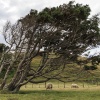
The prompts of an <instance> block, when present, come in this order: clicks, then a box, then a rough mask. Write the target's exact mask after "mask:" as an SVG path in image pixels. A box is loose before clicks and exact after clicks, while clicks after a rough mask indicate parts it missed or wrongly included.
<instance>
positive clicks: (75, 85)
mask: <svg viewBox="0 0 100 100" xmlns="http://www.w3.org/2000/svg"><path fill="white" fill-rule="evenodd" d="M71 88H79V86H78V85H77V84H72V85H71Z"/></svg>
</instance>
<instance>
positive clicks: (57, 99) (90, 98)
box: [0, 90, 100, 100]
mask: <svg viewBox="0 0 100 100" xmlns="http://www.w3.org/2000/svg"><path fill="white" fill-rule="evenodd" d="M0 100H100V90H99V91H95V90H94V91H76V90H71V91H53V90H48V91H46V90H42V91H36V90H34V91H20V92H19V94H0Z"/></svg>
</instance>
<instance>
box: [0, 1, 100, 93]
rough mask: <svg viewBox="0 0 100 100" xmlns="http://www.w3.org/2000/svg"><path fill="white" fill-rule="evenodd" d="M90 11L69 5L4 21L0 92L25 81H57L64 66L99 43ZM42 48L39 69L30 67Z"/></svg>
mask: <svg viewBox="0 0 100 100" xmlns="http://www.w3.org/2000/svg"><path fill="white" fill-rule="evenodd" d="M90 11H91V10H90V8H89V6H88V5H82V4H74V2H69V3H68V4H63V5H60V6H58V7H52V8H45V9H43V10H42V11H40V12H37V10H31V11H30V13H29V14H28V15H26V16H25V17H23V18H21V19H19V20H18V21H17V22H16V23H15V24H13V25H12V24H11V23H10V22H7V23H6V24H5V26H4V30H3V35H4V38H5V41H6V42H7V43H8V45H9V48H8V49H7V50H5V51H4V52H3V53H2V57H1V60H0V75H1V74H2V73H3V76H2V77H0V78H1V85H0V89H1V90H7V91H11V92H16V91H19V89H20V87H21V86H23V85H25V84H27V83H28V82H31V83H41V82H46V81H48V80H50V79H59V78H60V77H59V75H60V73H61V72H62V71H63V70H64V68H65V67H66V66H65V65H66V64H67V63H70V62H74V61H75V59H76V58H77V56H79V55H80V54H82V53H83V52H84V51H86V50H87V49H88V48H90V47H93V46H96V45H97V43H98V42H99V39H100V34H99V27H98V22H99V18H98V16H97V15H95V16H93V17H89V15H90ZM41 48H42V49H43V54H42V58H41V61H40V64H39V66H37V67H36V66H35V67H34V64H33V66H31V61H32V60H33V58H35V57H36V56H37V55H38V53H39V52H40V51H41ZM51 53H52V54H53V56H51V57H50V54H51ZM12 70H13V75H12V78H11V79H9V75H10V74H11V72H12Z"/></svg>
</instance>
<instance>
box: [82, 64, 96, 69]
mask: <svg viewBox="0 0 100 100" xmlns="http://www.w3.org/2000/svg"><path fill="white" fill-rule="evenodd" d="M96 69H97V66H94V65H91V66H88V65H84V70H96Z"/></svg>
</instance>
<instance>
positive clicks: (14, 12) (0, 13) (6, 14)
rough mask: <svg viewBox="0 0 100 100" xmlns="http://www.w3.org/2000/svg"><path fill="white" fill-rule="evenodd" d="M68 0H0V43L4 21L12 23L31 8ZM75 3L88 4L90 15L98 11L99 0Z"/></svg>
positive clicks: (99, 10)
mask: <svg viewBox="0 0 100 100" xmlns="http://www.w3.org/2000/svg"><path fill="white" fill-rule="evenodd" d="M69 1H70V0H0V43H2V42H3V43H4V40H3V37H2V35H1V33H2V27H3V25H4V24H5V22H6V21H8V20H10V21H11V22H12V23H14V22H15V21H16V20H17V19H19V18H21V17H24V16H25V15H27V14H28V13H29V11H30V10H31V9H36V10H38V11H40V10H42V9H43V8H45V7H53V6H59V5H61V4H63V3H68V2H69ZM74 1H75V2H76V3H82V4H88V5H89V6H90V8H91V15H94V14H96V13H99V12H100V1H99V0H74Z"/></svg>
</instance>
